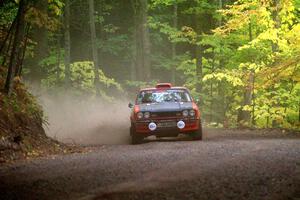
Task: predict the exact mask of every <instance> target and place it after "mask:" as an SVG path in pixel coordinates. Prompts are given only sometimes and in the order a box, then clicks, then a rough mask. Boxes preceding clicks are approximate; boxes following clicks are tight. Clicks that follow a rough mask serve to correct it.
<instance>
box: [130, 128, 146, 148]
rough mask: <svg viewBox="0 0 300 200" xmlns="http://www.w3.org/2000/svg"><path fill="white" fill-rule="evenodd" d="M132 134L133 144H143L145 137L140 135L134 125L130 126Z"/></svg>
mask: <svg viewBox="0 0 300 200" xmlns="http://www.w3.org/2000/svg"><path fill="white" fill-rule="evenodd" d="M130 135H131V144H141V143H143V139H144V137H143V136H141V135H138V134H137V133H136V131H135V129H134V127H132V126H131V127H130Z"/></svg>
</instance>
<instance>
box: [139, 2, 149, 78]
mask: <svg viewBox="0 0 300 200" xmlns="http://www.w3.org/2000/svg"><path fill="white" fill-rule="evenodd" d="M140 2H141V14H142V19H141V20H142V26H141V28H142V46H143V68H144V70H145V73H144V80H146V81H150V78H151V68H150V64H151V63H150V37H149V28H148V24H147V17H148V8H147V7H148V0H140Z"/></svg>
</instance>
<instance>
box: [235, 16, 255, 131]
mask: <svg viewBox="0 0 300 200" xmlns="http://www.w3.org/2000/svg"><path fill="white" fill-rule="evenodd" d="M248 28H249V29H248V31H249V41H252V39H253V36H252V24H251V22H249V27H248ZM247 73H248V78H247V86H246V88H245V91H244V100H243V102H242V105H241V107H242V108H243V107H244V106H251V104H252V103H253V98H254V97H253V95H252V94H253V90H254V88H253V86H254V71H253V70H250V71H249V72H247ZM252 115H253V117H252V124H254V104H253V105H252ZM250 122H251V113H250V110H243V109H240V110H239V114H238V124H239V126H244V125H245V123H247V124H248V125H250Z"/></svg>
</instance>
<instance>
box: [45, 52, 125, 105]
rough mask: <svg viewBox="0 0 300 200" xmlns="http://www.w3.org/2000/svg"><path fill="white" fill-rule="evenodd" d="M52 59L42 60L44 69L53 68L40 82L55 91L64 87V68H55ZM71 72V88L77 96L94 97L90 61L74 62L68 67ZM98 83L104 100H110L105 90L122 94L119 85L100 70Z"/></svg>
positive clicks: (92, 73) (92, 70) (92, 71)
mask: <svg viewBox="0 0 300 200" xmlns="http://www.w3.org/2000/svg"><path fill="white" fill-rule="evenodd" d="M54 60H55V59H54V57H51V56H50V57H48V58H46V59H45V60H43V65H44V67H45V68H48V69H49V68H50V67H51V66H52V67H53V68H52V70H50V71H49V74H48V76H47V78H46V79H43V80H42V84H43V86H44V87H46V88H48V89H50V90H51V89H53V90H55V89H56V88H57V87H64V80H65V66H64V65H63V64H59V66H55V64H56V63H55V62H53V61H54ZM70 71H71V88H70V90H72V91H73V92H74V93H75V94H77V95H83V94H85V95H95V94H96V88H95V84H94V78H95V75H94V64H93V62H90V61H81V62H74V63H72V64H71V65H70ZM99 81H100V84H101V86H100V87H101V95H102V97H104V98H105V99H108V100H110V99H111V97H110V96H108V95H107V94H106V92H105V91H106V90H114V91H116V92H119V93H120V92H123V89H122V87H121V85H120V84H119V83H118V82H116V81H115V79H113V78H109V77H107V76H106V75H105V74H104V73H103V71H102V70H99Z"/></svg>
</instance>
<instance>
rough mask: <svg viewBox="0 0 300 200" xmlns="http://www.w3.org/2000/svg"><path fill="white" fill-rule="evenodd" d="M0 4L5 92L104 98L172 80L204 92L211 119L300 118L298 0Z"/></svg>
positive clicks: (230, 122) (294, 121)
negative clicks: (18, 88)
mask: <svg viewBox="0 0 300 200" xmlns="http://www.w3.org/2000/svg"><path fill="white" fill-rule="evenodd" d="M0 6H1V8H0V20H1V21H0V26H1V29H0V42H1V46H0V47H1V49H0V53H1V54H0V55H1V56H0V65H1V68H0V69H1V70H0V72H1V77H3V80H4V82H3V87H2V88H3V91H2V92H3V94H5V95H7V96H8V98H10V97H11V96H14V90H15V88H14V83H15V82H18V81H20V80H21V81H23V82H26V84H27V85H28V86H29V87H31V88H33V90H35V91H43V92H47V93H48V94H50V95H57V94H61V93H63V94H64V93H66V92H68V93H71V94H72V95H73V96H74V97H75V96H84V97H87V98H96V97H97V98H98V97H99V98H101V99H103V101H107V102H113V101H114V100H116V99H118V98H119V97H120V96H123V97H124V96H127V97H128V98H131V99H132V97H133V96H134V95H135V93H136V91H137V90H138V88H140V87H145V86H153V85H154V84H155V83H156V82H171V83H172V84H173V85H184V86H186V87H187V88H189V89H190V91H191V92H192V94H193V96H194V97H195V98H197V99H199V100H200V103H199V104H200V108H201V111H202V117H203V118H204V121H205V122H206V123H207V124H208V125H210V126H224V127H236V126H251V127H283V128H296V129H297V128H299V126H300V63H299V62H300V24H299V20H300V9H299V8H300V1H299V0H236V1H233V0H232V1H230V0H122V1H121V0H65V1H62V0H48V1H46V0H16V1H9V0H2V1H0ZM125 103H127V102H125ZM125 103H124V105H126V104H125Z"/></svg>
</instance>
